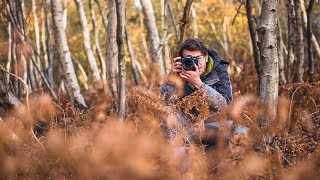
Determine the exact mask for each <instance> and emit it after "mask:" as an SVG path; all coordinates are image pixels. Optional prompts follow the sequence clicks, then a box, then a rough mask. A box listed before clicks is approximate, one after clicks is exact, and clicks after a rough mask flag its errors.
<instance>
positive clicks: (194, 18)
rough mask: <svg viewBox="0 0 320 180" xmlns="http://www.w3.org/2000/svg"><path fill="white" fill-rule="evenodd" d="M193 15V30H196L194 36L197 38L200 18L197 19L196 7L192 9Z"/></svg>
mask: <svg viewBox="0 0 320 180" xmlns="http://www.w3.org/2000/svg"><path fill="white" fill-rule="evenodd" d="M191 15H192V19H193V22H192V26H193V32H194V37H195V38H198V36H199V35H198V34H199V32H198V20H197V13H196V10H195V9H194V8H192V11H191Z"/></svg>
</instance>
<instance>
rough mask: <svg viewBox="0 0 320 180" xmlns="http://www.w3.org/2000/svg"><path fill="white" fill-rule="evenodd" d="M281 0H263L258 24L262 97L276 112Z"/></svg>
mask: <svg viewBox="0 0 320 180" xmlns="http://www.w3.org/2000/svg"><path fill="white" fill-rule="evenodd" d="M278 6H279V0H262V10H261V15H260V17H261V19H260V23H259V26H258V29H257V31H258V37H259V43H258V45H259V49H260V59H261V75H260V98H261V101H262V103H264V104H265V105H266V106H268V107H269V108H270V110H271V112H272V113H273V114H274V115H275V113H276V101H277V99H278V84H279V69H278V52H277V16H278Z"/></svg>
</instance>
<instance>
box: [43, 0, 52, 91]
mask: <svg viewBox="0 0 320 180" xmlns="http://www.w3.org/2000/svg"><path fill="white" fill-rule="evenodd" d="M49 1H50V0H47V1H46V6H45V13H46V19H45V25H46V28H45V29H46V47H47V57H48V67H47V74H48V81H49V83H50V85H51V86H52V87H53V71H52V64H53V61H52V58H53V57H52V51H51V46H50V37H51V36H50V21H49V18H48V13H49V5H50V2H49Z"/></svg>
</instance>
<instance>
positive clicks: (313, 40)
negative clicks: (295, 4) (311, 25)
mask: <svg viewBox="0 0 320 180" xmlns="http://www.w3.org/2000/svg"><path fill="white" fill-rule="evenodd" d="M299 1H300V6H301V17H302V22H303V29H304V32H307V24H308V23H307V13H306V7H305V5H304V1H303V0H299ZM319 34H320V33H319ZM311 43H312V46H313V48H314V50H315V52H316V54H317V56H318V57H319V58H320V47H319V43H318V41H317V38H316V36H315V35H314V34H312V36H311Z"/></svg>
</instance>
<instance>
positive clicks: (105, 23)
mask: <svg viewBox="0 0 320 180" xmlns="http://www.w3.org/2000/svg"><path fill="white" fill-rule="evenodd" d="M95 2H96V3H97V5H98V9H99V13H100V15H101V18H102V23H103V26H104V27H105V28H106V30H107V29H108V20H107V19H106V18H105V16H104V15H103V10H102V7H101V4H100V0H95ZM109 9H110V7H109Z"/></svg>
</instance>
